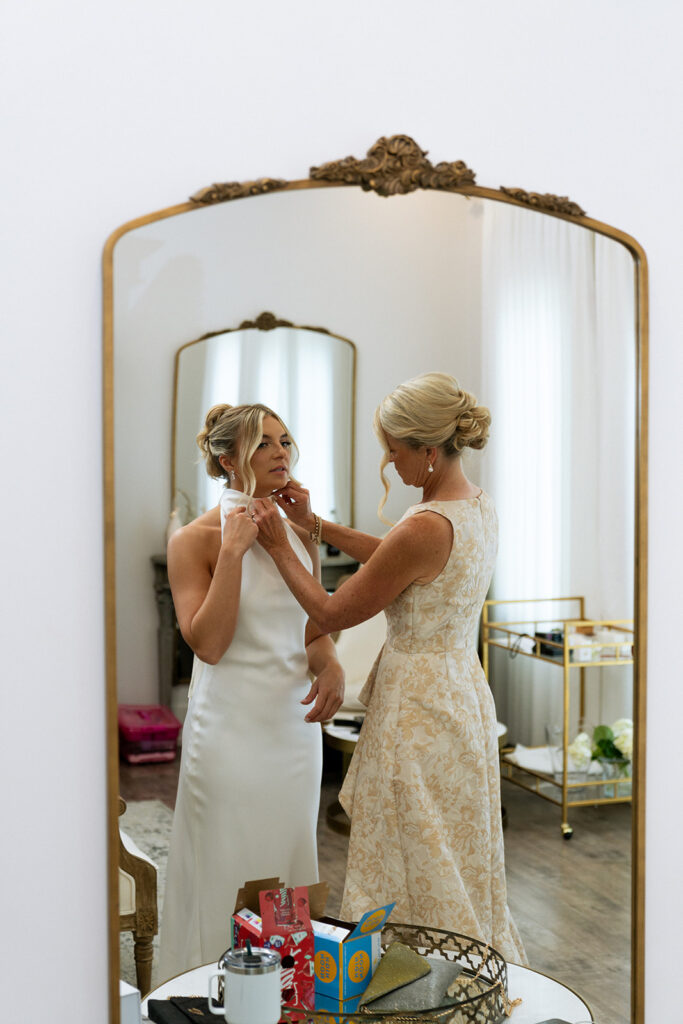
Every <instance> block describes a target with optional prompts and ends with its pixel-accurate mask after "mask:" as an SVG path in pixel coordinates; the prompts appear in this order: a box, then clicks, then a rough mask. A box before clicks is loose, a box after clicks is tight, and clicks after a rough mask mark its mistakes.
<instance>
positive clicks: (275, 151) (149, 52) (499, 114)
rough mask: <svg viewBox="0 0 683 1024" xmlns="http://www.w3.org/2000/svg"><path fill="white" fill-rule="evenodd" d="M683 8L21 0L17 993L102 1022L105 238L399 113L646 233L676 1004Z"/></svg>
mask: <svg viewBox="0 0 683 1024" xmlns="http://www.w3.org/2000/svg"><path fill="white" fill-rule="evenodd" d="M674 10H675V8H674V6H673V5H672V4H670V3H668V2H663V0H659V2H654V3H651V4H649V5H648V6H647V7H645V6H644V5H642V4H640V3H638V4H636V3H635V2H632V0H601V2H600V3H595V0H577V2H575V3H574V4H572V5H567V4H566V3H560V2H558V0H518V3H517V4H515V5H509V4H507V3H503V2H494V3H489V4H486V5H473V4H470V3H464V2H458V0H452V2H451V3H450V4H448V5H447V4H444V3H443V2H439V0H425V2H424V3H423V4H422V5H421V6H420V7H417V6H416V5H415V4H413V3H408V2H407V0H392V2H391V3H390V2H388V0H375V2H368V0H364V2H362V3H361V2H359V0H350V2H348V3H347V4H346V5H344V7H343V8H340V7H336V8H334V9H333V8H332V7H330V6H329V5H321V4H320V3H313V2H312V0H301V2H299V3H298V4H295V5H291V4H290V5H280V4H276V3H274V2H272V0H264V2H263V3H261V4H257V5H251V6H248V5H244V4H242V5H239V6H238V5H237V4H234V3H233V4H228V3H225V2H219V0H210V2H197V3H194V4H192V5H190V4H187V3H183V2H181V0H163V2H162V0H147V2H146V3H144V4H141V3H139V2H132V0H119V2H117V3H116V4H107V5H105V4H103V3H100V4H89V5H88V4H82V3H76V2H74V0H63V2H62V3H61V4H58V5H57V4H52V3H48V2H46V0H35V2H33V3H31V4H21V3H19V2H18V0H14V2H12V0H10V2H8V3H6V4H5V7H4V12H3V13H4V19H3V20H4V22H5V23H6V24H5V28H4V29H3V36H4V42H5V50H6V56H5V59H4V67H3V75H4V81H3V83H2V90H1V92H2V95H3V100H4V106H5V109H6V117H5V123H4V126H3V128H2V135H1V138H2V143H3V150H4V157H3V160H2V171H1V173H2V175H3V184H2V189H0V195H1V196H2V203H3V211H2V224H3V227H4V229H5V237H4V241H5V246H4V251H5V254H6V255H5V256H4V259H3V284H4V288H3V301H2V304H1V306H0V308H1V309H2V314H3V321H4V325H5V328H4V332H3V342H2V348H3V371H2V377H1V380H2V395H1V396H0V399H1V400H0V409H1V410H2V422H3V431H2V436H3V442H4V443H3V467H4V478H5V482H6V487H5V492H4V493H5V498H4V502H3V513H2V516H3V521H2V529H1V530H0V537H1V538H2V541H1V542H2V546H3V550H2V560H1V564H2V569H3V580H4V582H5V586H4V587H3V588H2V615H1V618H0V621H1V622H2V624H3V629H4V634H5V643H4V646H3V655H4V656H3V661H2V665H3V676H4V688H3V701H4V705H3V709H4V712H5V714H4V717H3V734H2V738H1V739H2V742H1V743H0V750H1V751H2V758H3V766H4V773H3V777H4V779H5V784H4V793H5V799H4V801H3V804H4V809H5V812H6V822H7V823H8V824H9V832H10V835H11V837H12V840H13V842H12V847H13V849H14V850H17V849H18V850H19V851H20V853H19V855H16V854H14V853H12V854H10V853H9V849H8V848H9V845H10V844H9V843H7V842H5V843H3V852H2V864H1V865H0V870H1V872H2V877H3V880H5V879H6V878H7V877H8V872H9V871H10V867H11V868H12V871H13V881H12V882H11V883H10V884H4V885H3V889H4V890H5V891H4V892H3V927H2V939H1V940H0V941H1V942H2V949H1V950H0V953H1V955H0V973H1V974H2V983H3V991H10V990H11V991H13V992H15V993H17V992H24V993H25V992H29V991H33V992H39V993H42V994H46V993H47V994H49V996H50V1000H51V1006H50V1010H51V1017H52V1019H53V1020H54V1021H58V1022H62V1021H67V1020H68V1021H70V1022H79V1021H83V1022H84V1024H85V1022H89V1021H92V1020H101V1019H103V1013H104V1011H103V1006H104V1003H105V989H106V945H105V918H106V907H105V884H104V881H105V880H104V851H105V824H104V813H105V812H104V804H103V792H104V753H103V728H104V710H103V644H104V639H103V629H102V608H101V592H102V556H101V525H100V524H101V498H100V468H101V460H100V439H101V434H100V423H99V417H100V350H99V332H100V292H99V257H100V252H101V247H102V244H103V241H104V239H105V237H106V236H107V235H108V233H109V232H110V231H111V230H112V229H113V228H114V227H116V226H117V225H118V224H120V223H122V222H124V221H126V220H129V219H130V218H132V217H134V216H137V215H139V214H142V213H145V212H148V211H150V210H154V209H158V208H159V207H163V206H166V205H170V204H171V203H174V202H178V201H180V200H182V199H183V197H184V196H186V195H187V194H188V193H190V192H192V191H194V190H195V189H197V188H198V187H200V186H202V185H204V184H208V183H209V182H211V181H214V180H244V179H247V178H250V177H256V176H260V175H264V174H272V175H274V176H278V175H279V176H282V177H288V178H294V177H299V176H302V174H304V173H305V171H306V169H307V167H308V166H309V165H310V164H314V163H317V162H320V161H321V160H327V159H331V158H333V157H335V156H340V157H341V156H345V155H346V154H348V153H353V154H355V155H361V153H362V152H363V150H364V149H365V148H366V147H367V146H368V145H370V144H371V143H372V142H373V141H374V140H375V139H376V138H377V136H378V135H380V134H391V133H393V132H397V131H403V132H407V133H409V134H412V135H413V136H414V137H415V138H416V139H417V140H418V142H420V143H421V144H422V145H423V146H425V147H429V149H430V150H431V155H432V157H433V158H434V159H437V160H438V159H455V158H458V157H462V158H464V159H466V160H467V161H468V162H469V163H470V165H471V166H473V167H474V168H475V170H476V171H477V173H478V180H479V182H480V183H482V184H490V185H494V186H497V185H498V184H500V183H504V184H509V185H522V186H523V187H527V188H530V189H538V190H542V191H551V192H555V193H558V194H564V193H569V194H570V195H571V196H572V198H574V199H576V200H577V201H579V202H580V203H581V204H582V205H583V206H584V207H585V208H586V209H587V210H588V211H589V213H590V214H591V215H594V216H596V217H598V218H599V219H601V220H604V221H606V222H608V223H611V224H616V225H619V226H621V227H623V228H624V229H626V230H628V231H630V232H631V233H632V234H633V235H634V236H635V237H636V238H638V239H639V241H640V242H641V243H642V244H643V245H644V247H645V249H646V251H647V252H648V255H649V258H650V268H651V274H652V290H651V309H652V324H651V325H652V349H651V371H652V379H651V401H652V416H651V441H652V449H651V452H652V454H651V463H650V483H651V488H652V494H653V499H652V502H651V509H650V528H651V549H650V562H649V580H650V588H651V589H650V634H649V635H650V647H649V671H650V687H649V711H648V716H649V717H648V731H649V737H650V743H649V755H648V826H647V840H648V867H647V879H648V886H647V901H648V902H647V906H648V917H647V937H648V950H647V985H648V991H647V1019H648V1021H649V1022H651V1024H655V1022H656V1021H660V1020H663V1019H673V1018H674V1017H675V1014H676V1012H677V1009H678V1006H679V1002H680V998H679V995H678V991H677V988H676V986H675V985H672V984H671V981H670V974H669V968H670V964H671V963H672V962H673V963H675V962H676V961H677V960H678V959H679V958H680V956H681V953H682V952H683V949H682V945H683V938H682V935H683V932H682V930H681V928H680V916H681V912H682V911H683V876H682V875H681V872H680V870H679V864H680V844H681V842H682V841H683V823H682V821H681V817H680V815H679V814H677V813H676V807H675V806H674V801H673V800H672V796H671V794H672V763H675V756H674V757H672V755H671V747H670V743H671V740H672V736H673V737H674V742H676V736H677V730H676V728H675V726H674V728H673V729H672V723H677V722H678V721H679V720H680V718H681V717H682V716H683V689H681V687H680V686H679V685H677V682H678V680H677V679H676V671H675V669H674V668H673V667H672V666H673V665H674V664H675V661H672V643H671V637H670V623H671V622H677V621H678V616H679V615H680V612H681V599H680V587H679V580H680V578H681V577H682V576H683V554H682V553H681V546H680V544H679V543H678V539H677V537H676V524H677V521H678V518H679V513H678V510H679V509H680V508H681V506H682V504H683V479H682V478H681V473H680V453H679V446H680V440H681V428H680V408H681V405H682V402H681V398H682V397H683V396H681V381H682V380H683V346H681V345H680V338H679V331H680V323H681V321H682V319H683V317H682V313H683V308H682V307H683V297H682V293H681V289H680V281H679V271H678V264H679V259H680V256H679V249H680V243H679V239H678V238H677V236H676V231H677V230H678V231H679V232H680V229H681V223H680V221H681V215H680V203H679V202H678V199H677V193H676V191H675V190H676V185H677V179H678V175H679V170H680V166H681V155H682V154H681V143H680V131H679V127H678V125H679V116H680V95H677V92H676V91H677V89H678V84H679V68H680V58H679V52H678V51H679V44H678V37H679V33H678V32H677V31H676V28H677V26H676V25H675V24H674V23H673V19H674V18H675V17H676V15H675V14H674V13H673V11H674ZM678 27H680V26H678ZM669 196H671V199H669ZM673 792H674V793H675V792H676V790H675V786H674V787H673ZM6 862H8V863H6ZM36 964H38V965H39V966H40V977H41V981H42V984H41V985H40V988H39V989H36V987H35V977H36V975H35V967H36ZM577 984H578V985H579V986H580V981H579V980H577ZM10 986H11V989H10ZM74 993H75V994H76V996H77V1000H78V1001H75V997H74ZM674 1007H676V1010H674ZM667 1011H668V1012H667Z"/></svg>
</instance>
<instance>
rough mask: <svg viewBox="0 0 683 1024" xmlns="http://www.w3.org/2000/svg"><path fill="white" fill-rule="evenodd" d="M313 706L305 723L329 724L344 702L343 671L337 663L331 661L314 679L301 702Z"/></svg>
mask: <svg viewBox="0 0 683 1024" xmlns="http://www.w3.org/2000/svg"><path fill="white" fill-rule="evenodd" d="M313 701H315V704H313V707H312V708H311V710H310V711H309V712H308V714H307V715H306V721H307V722H329V720H330V718H333V717H334V716H335V715H336V713H337V712H338V711H339V708H340V707H341V706H342V703H343V701H344V670H343V669H342V667H341V665H340V664H339V662H338V661H336V660H335V661H331V662H330V663H328V664H327V665H326V666H325V668H324V669H323V670H322V672H321V673H320V675H318V676H316V678H315V679H314V681H313V683H312V685H311V688H310V690H309V691H308V693H307V694H306V696H305V697H304V699H303V700H302V701H301V703H302V704H311V703H312V702H313Z"/></svg>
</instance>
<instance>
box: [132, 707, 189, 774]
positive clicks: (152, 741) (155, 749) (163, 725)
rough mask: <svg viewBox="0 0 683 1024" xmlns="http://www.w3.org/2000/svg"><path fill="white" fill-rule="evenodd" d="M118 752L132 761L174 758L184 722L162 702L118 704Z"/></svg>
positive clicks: (140, 761)
mask: <svg viewBox="0 0 683 1024" xmlns="http://www.w3.org/2000/svg"><path fill="white" fill-rule="evenodd" d="M118 720H119V751H120V755H121V757H122V758H124V759H125V760H126V761H129V762H130V763H131V764H141V763H144V762H147V761H173V760H174V759H175V756H176V748H177V746H178V733H179V732H180V729H181V725H180V722H179V721H178V719H177V718H176V716H175V715H174V714H173V712H172V711H171V710H170V709H169V708H165V707H162V705H161V704H119V711H118Z"/></svg>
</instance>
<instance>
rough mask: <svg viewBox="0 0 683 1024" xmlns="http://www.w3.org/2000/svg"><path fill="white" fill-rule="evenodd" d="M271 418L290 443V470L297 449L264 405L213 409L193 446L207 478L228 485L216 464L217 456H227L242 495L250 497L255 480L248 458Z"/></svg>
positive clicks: (272, 413)
mask: <svg viewBox="0 0 683 1024" xmlns="http://www.w3.org/2000/svg"><path fill="white" fill-rule="evenodd" d="M266 416H272V417H273V418H274V419H276V420H277V421H278V423H279V424H280V426H281V427H282V432H283V433H285V434H287V435H288V437H289V440H290V441H291V442H292V455H293V458H292V459H291V462H290V469H291V466H292V465H293V464H294V462H296V459H297V457H298V455H299V449H298V448H297V446H296V442H295V441H294V438H293V437H292V435H291V434H290V433H289V430H288V429H287V427H286V426H285V424H284V423H283V422H282V420H281V419H280V417H279V416H278V414H277V413H276V412H273V410H272V409H269V408H268V406H267V405H260V404H258V403H257V404H255V405H214V406H213V408H211V409H209V411H208V412H207V414H206V420H205V421H204V428H203V429H202V430H200V431H199V433H198V434H197V444H198V445H199V448H200V450H201V453H202V456H203V458H204V463H205V465H206V472H207V473H208V474H209V476H212V477H214V478H215V479H217V480H219V479H220V478H221V477H224V478H225V480H226V481H227V483H228V485H229V482H230V481H229V480H228V473H227V470H225V469H223V467H222V466H221V464H220V462H219V461H218V460H219V458H220V456H221V455H228V456H229V457H230V458H231V459H232V460H233V462H234V465H235V471H236V473H237V475H238V476H239V478H240V480H241V481H242V484H243V487H244V493H245V494H248V495H250V496H251V495H252V494H253V493H254V488H255V487H256V478H255V477H254V474H253V472H252V469H251V457H252V455H253V454H254V452H255V451H256V449H257V448H258V446H259V445H260V443H261V440H262V438H263V421H264V419H265V418H266Z"/></svg>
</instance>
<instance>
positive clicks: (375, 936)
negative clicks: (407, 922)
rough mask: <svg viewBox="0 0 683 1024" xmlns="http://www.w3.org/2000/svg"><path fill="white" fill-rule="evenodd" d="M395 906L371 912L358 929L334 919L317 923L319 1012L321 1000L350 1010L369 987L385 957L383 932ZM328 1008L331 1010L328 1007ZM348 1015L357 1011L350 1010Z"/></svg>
mask: <svg viewBox="0 0 683 1024" xmlns="http://www.w3.org/2000/svg"><path fill="white" fill-rule="evenodd" d="M394 906H395V904H394V903H388V904H387V905H386V906H385V907H378V908H377V909H376V910H369V911H368V912H367V914H364V915H363V916H362V917H361V919H360V921H359V922H358V924H357V925H353V924H348V923H345V922H343V921H335V920H334V919H333V918H329V917H328V918H323V919H322V920H315V919H314V920H313V921H312V922H311V923H312V926H313V934H314V936H315V998H316V1009H317V1007H318V1002H319V1000H320V998H321V997H323V998H327V999H331V1000H333V1001H335V1002H336V1008H337V1011H338V1012H343V1010H340V1008H339V1007H340V1004H341V1003H343V1004H344V1006H347V1003H348V1001H349V1000H352V999H354V998H356V997H360V996H361V995H362V994H363V992H364V991H365V989H366V988H367V987H368V983H369V981H370V978H371V977H372V975H373V974H374V973H375V969H376V967H377V964H378V963H379V961H380V956H381V949H380V944H381V939H382V928H383V926H384V924H385V922H386V921H387V919H388V918H389V915H390V914H391V911H392V910H393V909H394ZM326 1008H327V1007H326ZM347 1012H349V1013H351V1012H353V1011H351V1010H349V1009H347Z"/></svg>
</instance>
